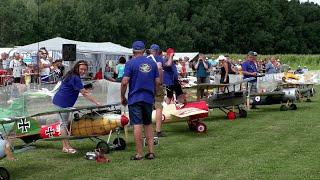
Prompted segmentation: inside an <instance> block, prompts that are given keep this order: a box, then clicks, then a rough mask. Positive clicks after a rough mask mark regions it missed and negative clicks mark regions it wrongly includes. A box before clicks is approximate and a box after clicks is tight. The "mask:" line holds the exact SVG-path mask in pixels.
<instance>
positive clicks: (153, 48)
mask: <svg viewBox="0 0 320 180" xmlns="http://www.w3.org/2000/svg"><path fill="white" fill-rule="evenodd" d="M150 50H154V51H160V46H159V45H158V44H152V45H151V46H150Z"/></svg>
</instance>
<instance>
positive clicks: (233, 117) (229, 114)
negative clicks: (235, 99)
mask: <svg viewBox="0 0 320 180" xmlns="http://www.w3.org/2000/svg"><path fill="white" fill-rule="evenodd" d="M227 118H228V119H229V120H230V121H233V120H235V119H236V113H235V112H233V111H229V112H228V113H227Z"/></svg>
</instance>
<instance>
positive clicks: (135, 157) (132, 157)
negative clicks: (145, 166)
mask: <svg viewBox="0 0 320 180" xmlns="http://www.w3.org/2000/svg"><path fill="white" fill-rule="evenodd" d="M142 159H143V157H142V156H139V155H138V154H136V155H134V156H131V158H130V160H142Z"/></svg>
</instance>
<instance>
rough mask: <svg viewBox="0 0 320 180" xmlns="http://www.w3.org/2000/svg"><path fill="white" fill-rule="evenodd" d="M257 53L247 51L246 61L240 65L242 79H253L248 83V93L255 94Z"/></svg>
mask: <svg viewBox="0 0 320 180" xmlns="http://www.w3.org/2000/svg"><path fill="white" fill-rule="evenodd" d="M256 56H257V53H255V52H253V51H249V52H248V55H247V60H246V61H245V62H243V63H242V74H243V79H247V78H251V77H254V78H255V79H253V80H251V81H249V84H250V85H251V86H250V92H251V93H256V92H257V79H256V77H257V74H258V70H257V66H256V64H255V59H256Z"/></svg>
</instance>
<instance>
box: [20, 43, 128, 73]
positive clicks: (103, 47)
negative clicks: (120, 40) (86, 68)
mask: <svg viewBox="0 0 320 180" xmlns="http://www.w3.org/2000/svg"><path fill="white" fill-rule="evenodd" d="M63 44H76V48H77V59H85V58H83V56H85V55H86V54H90V58H89V59H91V60H92V61H94V63H93V64H92V66H93V67H94V68H95V70H94V71H97V70H98V68H99V67H105V65H106V60H118V58H119V57H120V56H125V57H126V59H128V58H129V56H130V55H132V50H131V49H129V48H126V47H124V46H121V45H119V44H114V43H112V42H99V43H96V42H82V41H74V40H69V39H64V38H61V37H56V38H52V39H48V40H45V41H40V42H36V43H33V44H28V45H25V46H18V47H16V49H17V51H19V52H25V53H34V52H37V51H38V50H39V48H41V47H45V48H46V49H47V50H48V51H52V52H62V45H63ZM93 56H94V57H93ZM92 57H93V58H92ZM102 70H103V71H104V68H102Z"/></svg>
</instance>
